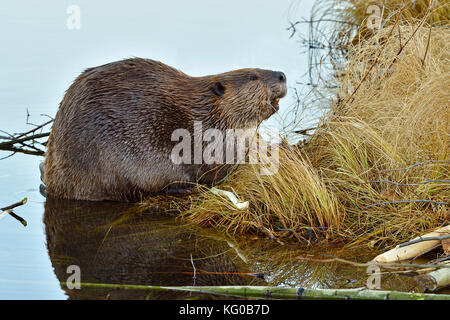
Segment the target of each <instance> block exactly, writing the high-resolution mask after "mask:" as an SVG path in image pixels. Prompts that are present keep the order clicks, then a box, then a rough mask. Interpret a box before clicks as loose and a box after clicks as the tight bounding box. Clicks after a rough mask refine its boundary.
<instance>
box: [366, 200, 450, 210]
mask: <svg viewBox="0 0 450 320" xmlns="http://www.w3.org/2000/svg"><path fill="white" fill-rule="evenodd" d="M401 203H432V204H435V205H437V206H449V205H450V203H449V202H438V201H433V200H424V199H419V200H402V201H384V202H378V203H375V204H371V205H368V206H365V207H363V208H361V210H365V209H368V208H372V207H378V206H382V205H385V204H401Z"/></svg>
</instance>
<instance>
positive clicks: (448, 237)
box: [397, 235, 450, 248]
mask: <svg viewBox="0 0 450 320" xmlns="http://www.w3.org/2000/svg"><path fill="white" fill-rule="evenodd" d="M445 239H450V235H446V236H441V237H425V238H419V239H415V240H411V241H408V242H403V243H401V244H399V245H398V246H397V247H398V248H403V247H406V246H409V245H411V244H414V243H418V242H422V241H436V240H438V241H441V240H445Z"/></svg>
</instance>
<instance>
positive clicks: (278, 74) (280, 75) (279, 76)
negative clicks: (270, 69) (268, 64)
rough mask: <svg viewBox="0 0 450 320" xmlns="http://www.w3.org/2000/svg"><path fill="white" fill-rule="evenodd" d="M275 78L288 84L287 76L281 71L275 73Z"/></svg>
mask: <svg viewBox="0 0 450 320" xmlns="http://www.w3.org/2000/svg"><path fill="white" fill-rule="evenodd" d="M275 77H276V78H277V79H278V80H279V81H281V82H286V75H285V74H284V73H283V72H281V71H278V72H275Z"/></svg>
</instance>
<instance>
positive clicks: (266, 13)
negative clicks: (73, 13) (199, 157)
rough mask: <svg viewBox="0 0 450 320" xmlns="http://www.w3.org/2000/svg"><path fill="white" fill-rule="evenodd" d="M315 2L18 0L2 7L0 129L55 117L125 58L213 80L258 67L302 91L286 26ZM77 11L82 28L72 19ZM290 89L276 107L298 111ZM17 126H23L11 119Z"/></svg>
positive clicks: (300, 63) (295, 48) (301, 61)
mask: <svg viewBox="0 0 450 320" xmlns="http://www.w3.org/2000/svg"><path fill="white" fill-rule="evenodd" d="M313 2H314V1H313V0H303V1H300V0H287V1H275V0H272V1H268V0H264V1H262V0H245V1H244V0H230V1H228V0H227V1H213V0H200V1H184V0H183V1H181V0H180V1H173V0H172V1H170V0H166V1H148V0H146V1H145V0H127V1H106V0H71V1H63V0H40V1H37V0H31V1H30V0H15V1H8V2H6V1H2V2H1V4H0V39H2V44H1V49H0V68H1V72H0V109H1V111H2V112H1V114H2V117H1V118H0V128H1V129H7V130H20V129H21V126H23V121H22V119H23V115H25V114H26V108H28V109H29V111H30V113H31V115H32V116H34V115H35V116H36V118H34V119H35V120H36V122H39V117H38V115H39V114H40V113H47V114H49V115H51V116H54V115H55V113H56V111H57V108H58V104H59V102H60V101H61V99H62V97H63V95H64V92H65V90H66V89H67V88H68V86H69V85H70V83H71V82H72V81H73V80H74V79H75V77H76V76H77V75H78V74H80V72H81V71H83V70H84V69H86V68H88V67H93V66H97V65H101V64H104V63H107V62H111V61H115V60H120V59H123V58H128V57H133V56H137V57H144V58H150V59H155V60H160V61H162V62H164V63H166V64H168V65H171V66H174V67H176V68H178V69H180V70H182V71H183V72H185V73H187V74H190V75H193V76H200V75H207V74H214V73H220V72H225V71H229V70H232V69H238V68H246V67H258V68H264V69H272V70H281V71H283V72H285V73H286V75H287V78H288V85H289V86H291V87H293V86H296V84H295V82H296V81H298V80H300V75H302V74H303V73H304V72H305V71H306V56H305V55H301V54H300V51H301V50H300V47H299V45H298V43H297V42H296V39H295V38H293V39H289V35H290V32H289V31H287V30H286V28H287V27H288V26H289V23H288V22H289V21H295V20H298V19H300V18H302V17H305V18H308V17H309V13H310V9H311V6H312V3H313ZM70 5H77V6H78V7H79V8H80V18H81V28H80V29H79V30H69V29H68V27H67V20H68V18H69V14H68V13H67V12H66V11H67V8H68V7H69V6H70ZM291 94H292V90H289V91H288V96H287V97H286V98H285V99H283V100H282V101H281V103H280V107H281V110H280V111H281V112H283V111H285V110H286V109H287V108H288V107H289V106H290V105H291V104H292V103H293V99H291ZM18 117H22V118H20V120H21V121H20V123H19V124H20V126H19V125H16V124H15V123H16V121H15V120H14V119H16V118H18Z"/></svg>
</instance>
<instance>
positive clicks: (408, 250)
mask: <svg viewBox="0 0 450 320" xmlns="http://www.w3.org/2000/svg"><path fill="white" fill-rule="evenodd" d="M447 234H450V225H448V226H446V227H443V228H440V229H437V230H435V231H433V232H430V233H427V234H426V235H423V236H421V237H417V238H415V239H413V240H412V241H411V242H414V243H412V244H410V245H408V246H404V247H399V246H397V247H395V248H394V249H392V250H389V251H387V252H385V253H383V254H380V255H379V256H377V257H375V259H374V261H375V262H377V263H389V262H397V261H402V260H408V259H411V258H414V257H416V256H418V255H419V254H421V253H423V252H425V251H427V250H428V249H430V248H432V247H434V246H435V245H437V244H439V243H440V240H428V241H420V242H417V241H416V240H420V239H424V238H433V237H442V236H444V235H447Z"/></svg>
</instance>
